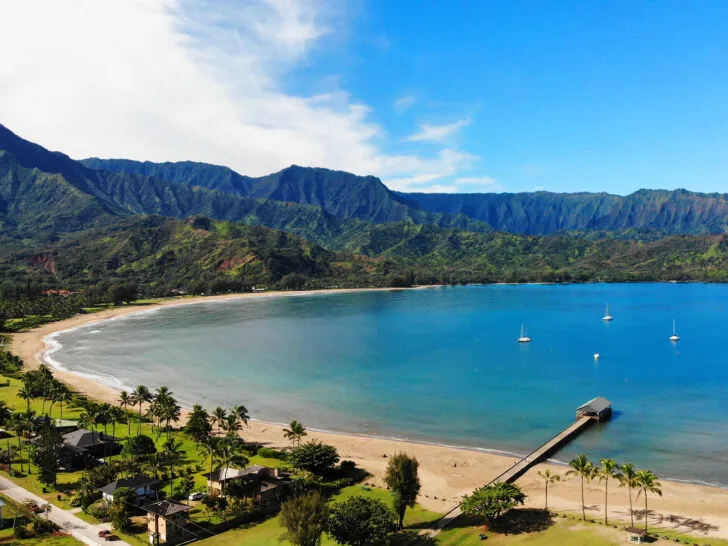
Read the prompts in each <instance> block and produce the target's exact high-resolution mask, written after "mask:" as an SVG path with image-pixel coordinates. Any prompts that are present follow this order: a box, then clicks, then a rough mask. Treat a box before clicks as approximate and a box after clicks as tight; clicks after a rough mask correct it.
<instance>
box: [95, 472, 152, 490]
mask: <svg viewBox="0 0 728 546" xmlns="http://www.w3.org/2000/svg"><path fill="white" fill-rule="evenodd" d="M156 483H157V480H155V479H154V478H150V477H149V476H145V475H144V474H137V475H136V476H134V477H133V478H121V479H120V480H116V481H114V482H111V483H109V484H107V485H105V486H103V487H101V488H99V491H101V492H102V493H106V494H107V495H113V494H114V491H116V490H117V489H120V488H122V487H128V488H129V489H138V488H139V487H144V486H145V485H156Z"/></svg>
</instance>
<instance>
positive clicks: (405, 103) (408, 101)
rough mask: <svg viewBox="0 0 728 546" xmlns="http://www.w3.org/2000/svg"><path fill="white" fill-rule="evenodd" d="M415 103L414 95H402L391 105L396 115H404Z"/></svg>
mask: <svg viewBox="0 0 728 546" xmlns="http://www.w3.org/2000/svg"><path fill="white" fill-rule="evenodd" d="M416 102H417V97H415V96H414V95H402V96H401V97H399V98H398V99H397V100H396V101H394V104H393V105H392V108H393V109H394V111H395V112H397V113H398V114H404V113H405V112H406V111H407V110H409V109H410V108H412V107H413V106H414V105H415V103H416Z"/></svg>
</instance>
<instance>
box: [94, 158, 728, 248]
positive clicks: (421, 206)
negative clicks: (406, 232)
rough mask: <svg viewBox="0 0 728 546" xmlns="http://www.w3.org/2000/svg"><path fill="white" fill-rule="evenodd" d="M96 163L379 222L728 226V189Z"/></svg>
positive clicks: (635, 228) (477, 226)
mask: <svg viewBox="0 0 728 546" xmlns="http://www.w3.org/2000/svg"><path fill="white" fill-rule="evenodd" d="M84 164H85V165H86V166H89V167H93V168H103V169H109V170H114V171H117V172H133V173H143V174H151V175H153V176H157V177H159V178H162V179H164V180H169V181H171V182H177V183H180V184H191V185H196V186H202V187H207V188H214V189H218V190H220V191H223V192H226V193H230V194H232V195H238V196H251V197H262V198H267V199H274V200H278V201H286V202H295V203H307V204H315V205H319V206H321V207H323V208H324V209H325V210H326V211H327V212H329V213H330V214H332V215H334V216H337V217H340V218H359V219H364V220H366V221H369V222H373V223H377V224H380V223H389V222H399V221H402V220H411V221H412V222H414V223H416V224H433V225H438V226H441V227H458V228H461V229H468V230H471V231H482V232H487V231H490V230H491V229H494V230H497V231H506V232H510V233H521V234H526V235H550V234H555V233H566V232H572V231H578V232H581V233H595V234H598V233H610V232H611V233H617V234H622V236H625V237H635V238H642V237H644V236H645V233H646V232H648V231H656V232H660V233H664V234H679V233H685V234H700V233H723V232H724V231H726V229H728V194H702V193H696V192H689V191H686V190H675V191H666V190H640V191H637V192H635V193H633V194H630V195H627V196H619V195H612V194H608V193H551V192H535V193H515V194H511V193H501V194H495V193H481V194H424V193H402V192H395V191H390V190H389V189H388V188H387V187H386V186H385V185H384V184H382V182H381V181H380V180H379V179H378V178H375V177H371V176H368V177H360V176H355V175H352V174H350V173H345V172H341V171H330V170H328V169H317V168H304V167H296V166H293V167H289V168H288V169H284V170H283V171H280V172H278V173H274V174H271V175H268V176H264V177H261V178H250V177H245V176H242V175H240V174H238V173H235V172H234V171H232V170H230V169H228V168H227V167H218V166H214V165H207V164H203V163H190V162H183V163H160V164H153V163H139V162H135V161H128V160H101V159H90V160H84Z"/></svg>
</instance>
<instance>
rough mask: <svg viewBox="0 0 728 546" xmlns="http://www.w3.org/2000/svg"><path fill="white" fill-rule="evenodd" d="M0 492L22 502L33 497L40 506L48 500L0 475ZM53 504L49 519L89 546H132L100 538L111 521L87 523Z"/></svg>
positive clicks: (108, 527)
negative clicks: (113, 545)
mask: <svg viewBox="0 0 728 546" xmlns="http://www.w3.org/2000/svg"><path fill="white" fill-rule="evenodd" d="M0 493H2V494H3V495H5V496H6V497H9V498H11V499H12V500H14V501H15V502H18V503H20V504H23V503H25V501H26V500H28V499H32V500H33V501H34V502H35V503H36V504H38V506H42V505H44V504H46V503H47V502H48V501H46V500H45V499H43V498H42V497H39V496H38V495H35V494H34V493H31V492H30V491H28V490H27V489H23V488H22V487H19V486H18V485H16V484H15V483H13V482H12V481H10V480H8V479H7V478H3V477H0ZM51 506H52V508H51V511H50V514H48V519H49V520H51V521H52V522H53V523H55V524H56V525H58V527H60V528H61V530H62V531H64V532H66V533H70V534H71V535H72V536H73V538H75V539H76V540H80V541H81V542H83V543H84V544H88V545H89V546H99V545H101V544H103V545H105V546H106V545H109V544H115V545H119V546H130V544H129V543H128V542H124V541H123V540H117V541H115V542H106V541H105V540H103V539H101V538H99V534H98V533H99V531H103V530H107V529H110V527H111V526H110V524H109V523H99V524H97V525H92V524H91V523H87V522H85V521H83V520H82V519H80V518H78V517H76V516H75V515H73V513H72V512H71V511H70V510H63V509H61V508H58V507H57V506H56V505H55V504H51Z"/></svg>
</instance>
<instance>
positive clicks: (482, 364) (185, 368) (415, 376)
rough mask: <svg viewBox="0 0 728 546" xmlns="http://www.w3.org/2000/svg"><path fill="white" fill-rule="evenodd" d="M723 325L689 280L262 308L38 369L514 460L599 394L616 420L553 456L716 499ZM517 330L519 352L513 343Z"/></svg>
mask: <svg viewBox="0 0 728 546" xmlns="http://www.w3.org/2000/svg"><path fill="white" fill-rule="evenodd" d="M607 303H609V307H610V313H611V314H612V315H613V316H614V321H613V322H611V323H605V322H604V321H602V320H601V317H602V316H603V314H604V307H605V305H606V304H607ZM726 311H728V286H722V285H702V284H629V285H606V284H590V285H570V286H468V287H454V288H453V287H450V288H432V289H423V290H409V291H392V292H358V293H346V294H344V293H342V294H332V295H323V294H322V295H313V296H295V297H279V298H273V297H264V298H260V299H247V300H237V301H227V302H210V303H203V304H199V305H186V306H179V307H172V308H167V309H163V310H156V311H154V312H145V313H141V314H136V315H133V316H131V317H127V318H124V319H116V320H111V321H107V322H103V323H99V324H92V325H88V326H85V327H82V328H79V329H77V330H74V331H69V332H64V333H60V334H58V335H57V336H56V341H57V342H59V343H60V344H61V346H60V347H59V348H57V350H55V351H54V352H53V353H52V355H51V357H52V359H53V360H55V361H57V362H58V363H60V364H61V365H63V366H64V367H66V368H68V369H71V370H74V371H79V372H83V373H87V374H90V375H93V376H95V377H98V378H100V379H101V380H103V381H105V382H106V383H108V384H111V385H114V386H117V387H122V386H126V387H129V386H133V385H137V384H139V383H144V384H146V385H147V386H149V387H157V386H159V385H167V386H169V387H170V388H171V389H172V390H173V391H174V392H175V393H176V395H177V396H178V398H179V399H180V401H182V402H183V403H185V405H192V404H193V403H195V402H199V403H201V404H203V405H205V406H206V407H208V409H210V408H213V407H215V406H217V405H223V406H229V405H232V404H237V403H244V404H245V405H246V406H247V407H248V409H249V410H250V411H251V414H252V415H253V416H254V417H257V418H260V419H266V420H273V421H278V422H289V421H290V420H291V419H294V418H295V419H299V420H302V421H303V422H304V423H305V424H306V425H308V426H310V427H315V428H321V429H329V430H336V431H346V432H355V433H361V434H376V435H381V436H392V437H398V438H407V439H412V440H420V441H429V442H437V443H444V444H452V445H461V446H468V447H476V448H485V449H495V450H503V451H508V452H515V453H525V452H528V451H530V450H531V449H532V448H535V447H536V446H537V445H538V444H540V443H541V442H542V441H544V440H546V439H548V438H549V437H550V436H552V435H553V434H554V433H556V432H558V431H559V430H560V429H561V428H563V427H564V426H565V425H567V424H568V423H569V422H570V421H571V420H572V419H573V417H574V412H575V409H576V407H577V406H578V405H580V404H581V403H583V402H585V401H587V400H589V399H590V398H593V397H595V396H598V395H601V396H605V397H607V398H609V399H610V400H611V401H612V403H613V407H614V409H615V416H614V419H613V420H612V421H611V422H609V423H607V424H604V425H599V426H597V427H593V428H592V429H590V430H588V431H587V432H586V433H585V434H583V435H582V436H581V437H580V438H578V440H577V441H575V442H574V443H572V444H571V445H570V446H568V447H567V448H566V449H564V450H563V451H561V452H560V453H559V454H558V456H557V459H560V460H564V459H568V458H569V457H571V456H573V455H575V454H577V453H580V452H586V453H588V454H589V455H590V456H591V457H593V458H599V457H604V456H609V457H614V458H616V459H617V460H619V461H621V462H633V463H635V464H636V465H638V466H640V467H649V468H652V469H653V470H655V471H656V472H658V474H660V475H662V476H664V477H671V478H677V479H685V480H699V481H704V482H708V483H714V484H721V485H728V389H727V387H728V356H727V355H728V337H726V335H725V333H726V330H727V329H728V316H727V315H726ZM673 317H675V318H676V319H677V330H678V333H679V334H680V336H681V340H680V342H679V343H677V344H673V343H671V342H670V341H669V340H668V337H669V336H670V335H671V334H672V320H673ZM522 323H523V324H525V325H526V330H527V333H528V335H529V336H530V337H531V338H533V342H532V343H531V344H528V345H522V344H519V343H517V342H516V338H517V337H518V335H519V333H520V328H521V324H522ZM595 352H599V353H601V359H600V360H599V361H595V360H594V358H593V354H594V353H595Z"/></svg>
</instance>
